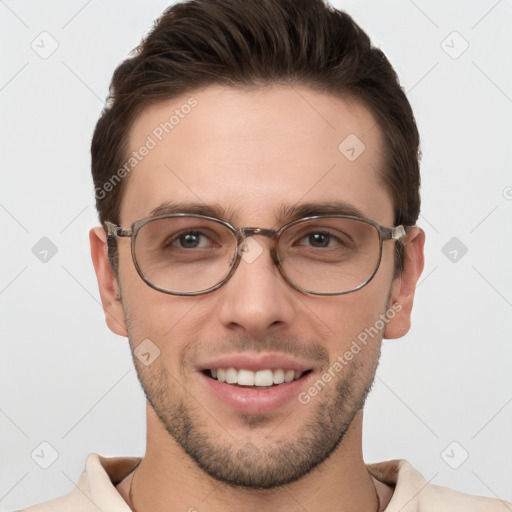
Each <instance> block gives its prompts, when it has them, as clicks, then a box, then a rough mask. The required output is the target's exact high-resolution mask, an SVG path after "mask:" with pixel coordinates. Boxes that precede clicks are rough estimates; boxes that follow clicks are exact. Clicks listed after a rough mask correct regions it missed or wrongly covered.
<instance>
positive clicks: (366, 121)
mask: <svg viewBox="0 0 512 512" xmlns="http://www.w3.org/2000/svg"><path fill="white" fill-rule="evenodd" d="M418 146H419V137H418V132H417V129H416V125H415V121H414V117H413V114H412V111H411V109H410V105H409V103H408V101H407V99H406V97H405V95H404V93H403V91H402V90H401V88H400V86H399V83H398V80H397V77H396V75H395V73H394V71H393V69H392V68H391V66H390V64H389V62H388V61H387V59H386V58H385V56H384V55H383V54H382V52H380V51H379V50H377V49H375V48H373V47H372V46H371V44H370V41H369V40H368V38H367V36H366V35H365V34H364V33H363V32H362V31H361V29H360V28H359V27H358V26H357V25H356V24H355V23H354V22H353V21H352V20H351V19H350V18H349V17H348V16H347V15H346V14H344V13H341V12H339V11H336V10H334V9H332V8H330V7H328V6H326V5H325V4H323V3H322V2H321V1H320V0H307V1H306V0H301V1H297V0H263V1H262V0H260V1H258V2H256V1H247V0H222V1H218V0H217V1H213V0H193V1H190V2H187V3H181V4H177V5H175V6H174V7H172V8H170V9H168V10H167V11H166V12H165V13H164V15H163V16H162V18H161V19H160V20H159V21H158V23H157V24H156V26H155V27H154V29H153V31H152V32H151V33H150V34H149V36H148V37H147V38H146V40H145V41H144V42H143V44H142V45H141V46H140V48H139V49H138V51H137V53H136V55H135V56H133V57H132V58H130V59H128V60H126V61H125V62H123V63H122V64H121V66H120V67H119V68H118V69H117V70H116V72H115V73H114V77H113V81H112V88H111V98H110V102H109V104H108V106H107V108H106V109H105V111H104V112H103V114H102V116H101V118H100V120H99V122H98V124H97V126H96V130H95V133H94V137H93V141H92V172H93V178H94V183H95V188H96V198H97V207H98V211H99V217H100V221H101V223H102V227H97V228H94V229H92V230H91V232H90V242H91V253H92V259H93V262H94V267H95V270H96V274H97V278H98V284H99V289H100V294H101V299H102V303H103V307H104V310H105V316H106V321H107V324H108V326H109V328H110V329H111V330H112V331H113V332H115V333H117V334H119V335H121V336H126V337H128V339H129V342H130V346H131V349H132V352H133V355H134V363H135V366H136V369H137V372H138V376H139V379H140V382H141V385H142V387H143V389H144V392H145V394H146V397H147V449H146V453H145V455H144V457H143V458H142V459H139V458H113V459H107V458H104V457H101V456H98V455H97V454H91V455H90V456H89V457H88V459H87V462H86V468H85V471H84V473H83V475H82V477H81V479H80V481H79V483H78V487H77V488H76V489H75V490H74V491H72V492H71V493H70V494H68V495H66V496H64V497H62V498H58V499H56V500H53V501H50V502H47V503H46V504H41V505H39V506H34V507H30V508H29V509H27V510H29V511H31V512H32V511H33V512H37V511H50V510H51V511H60V510H62V511H64V510H66V511H67V510H80V511H88V510H98V509H99V510H102V511H121V510H134V511H137V512H145V511H158V510H172V511H174V510H183V511H186V510H188V511H194V510H197V511H199V512H203V511H204V512H208V511H226V510H246V511H253V510H273V511H295V510H297V511H298V510H308V511H310V512H313V511H317V510H329V511H331V510H332V511H340V512H348V511H350V512H358V511H361V512H362V511H366V512H370V511H371V512H373V511H382V510H386V511H389V512H398V511H399V510H401V511H413V510H421V511H436V512H442V511H454V510H464V511H484V510H485V511H493V510H496V511H501V510H505V507H508V506H509V505H507V504H505V503H504V502H502V501H500V500H493V499H489V498H483V497H474V496H469V495H464V494H461V493H458V492H455V491H450V490H448V489H445V488H441V487H438V486H434V485H429V484H427V482H426V480H425V479H424V478H423V477H422V476H421V475H420V473H419V472H417V471H416V470H415V469H414V468H413V467H412V466H411V465H410V464H409V463H408V462H407V461H405V460H394V461H387V462H381V463H377V464H371V465H366V464H365V463H364V460H363V457H362V417H363V406H364V403H365V400H366V397H367V395H368V393H369V391H370V389H371V386H372V383H373V380H374V376H375V372H376V369H377V366H378V361H379V355H380V348H381V343H382V339H383V338H398V337H401V336H403V335H404V334H405V333H406V332H407V331H408V330H409V327H410V315H411V309H412V305H413V298H414V291H415V285H416V283H417V281H418V278H419V276H420V274H421V272H422V269H423V244H424V240H425V235H424V233H423V231H422V230H421V229H420V228H419V227H416V226H415V222H416V220H417V218H418V215H419V208H420V200H419V181H420V180H419V164H418V155H419V151H418Z"/></svg>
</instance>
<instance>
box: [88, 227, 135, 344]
mask: <svg viewBox="0 0 512 512" xmlns="http://www.w3.org/2000/svg"><path fill="white" fill-rule="evenodd" d="M89 241H90V243H91V257H92V262H93V264H94V270H95V271H96V278H97V280H98V287H99V290H100V296H101V303H102V305H103V311H105V320H106V322H107V325H108V327H109V329H110V330H111V331H112V332H113V333H115V334H119V336H126V337H127V336H128V330H127V329H126V322H125V317H124V311H123V305H122V302H121V299H120V295H121V292H120V288H119V284H118V282H117V279H116V276H115V274H114V272H113V270H112V267H111V266H110V263H109V262H108V253H107V234H106V233H105V230H104V229H103V228H102V227H95V228H92V229H91V231H90V232H89Z"/></svg>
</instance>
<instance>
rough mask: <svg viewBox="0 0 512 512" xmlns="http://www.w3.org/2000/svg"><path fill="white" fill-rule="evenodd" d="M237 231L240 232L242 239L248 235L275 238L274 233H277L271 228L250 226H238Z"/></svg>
mask: <svg viewBox="0 0 512 512" xmlns="http://www.w3.org/2000/svg"><path fill="white" fill-rule="evenodd" d="M238 232H239V233H240V236H241V238H242V240H243V239H245V238H248V237H250V236H265V237H267V238H270V239H272V240H273V239H275V238H276V233H277V231H275V230H273V229H265V228H251V227H248V228H240V229H239V230H238Z"/></svg>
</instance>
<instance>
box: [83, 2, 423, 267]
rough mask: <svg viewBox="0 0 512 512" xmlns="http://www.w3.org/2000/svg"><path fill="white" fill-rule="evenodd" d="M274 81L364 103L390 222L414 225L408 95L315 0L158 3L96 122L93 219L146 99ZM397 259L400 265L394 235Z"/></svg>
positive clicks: (102, 207) (118, 189)
mask: <svg viewBox="0 0 512 512" xmlns="http://www.w3.org/2000/svg"><path fill="white" fill-rule="evenodd" d="M277 83H280V84H289V85H303V86H307V87H309V88H311V89H314V90H317V91H322V92H326V93H329V94H332V95H335V96H338V97H343V96H345V97H353V98H356V99H358V100H359V101H361V102H362V104H363V105H365V106H366V107H367V108H369V110H370V111H371V112H372V113H373V115H374V116H375V118H376V120H377V122H378V125H379V127H380V129H381V130H382V135H383V138H384V146H385V147H384V152H385V163H386V165H385V170H384V174H385V175H384V176H383V177H382V178H383V182H384V184H385V186H386V187H387V189H388V191H389V193H390V195H391V198H392V201H393V207H394V222H395V225H398V224H404V225H414V224H415V222H416V220H417V218H418V215H419V211H420V195H419V186H420V174H419V157H420V152H419V135H418V130H417V127H416V123H415V120H414V115H413V112H412V109H411V106H410V104H409V101H408V100H407V97H406V95H405V93H404V91H403V90H402V88H401V87H400V84H399V81H398V77H397V75H396V73H395V71H394V70H393V68H392V66H391V64H390V63H389V61H388V59H387V58H386V56H385V55H384V53H383V52H382V51H381V50H379V49H378V48H375V47H374V46H372V44H371V41H370V39H369V38H368V36H367V35H366V34H365V33H364V32H363V31H362V30H361V28H360V27H359V26H358V25H357V24H356V23H355V22H354V21H353V20H352V18H351V17H350V16H348V15H347V14H346V13H344V12H341V11H339V10H336V9H334V8H333V7H332V6H330V5H328V4H327V3H326V2H324V1H322V0H188V1H185V2H180V3H177V4H175V5H173V6H171V7H169V8H168V9H166V10H165V11H164V13H163V15H162V16H161V17H160V18H159V19H158V20H157V21H156V22H155V25H154V27H153V29H152V31H151V32H150V33H149V34H148V36H147V37H146V38H145V40H143V41H142V43H141V44H140V45H139V46H138V47H137V48H136V49H135V50H134V52H133V56H132V57H130V58H128V59H126V60H125V61H123V62H122V63H121V64H120V65H119V67H118V68H117V69H116V70H115V72H114V75H113V78H112V82H111V85H110V94H109V97H108V100H107V106H106V107H105V109H104V110H103V112H102V114H101V117H100V119H99V120H98V123H97V124H96V128H95V131H94V135H93V139H92V144H91V157H92V175H93V180H94V186H95V190H96V207H97V209H98V213H99V219H100V222H102V223H103V222H104V221H106V220H108V221H110V222H113V223H115V224H119V212H120V203H121V199H122V196H123V190H124V187H125V186H126V180H127V178H128V177H127V176H126V177H124V178H123V179H119V183H113V182H112V178H113V177H119V170H120V169H121V167H122V166H123V164H124V163H125V162H126V160H127V154H128V151H127V141H128V133H129V131H130V129H131V127H132V125H133V122H134V121H135V119H136V117H137V115H138V114H139V113H140V112H141V111H142V110H143V109H144V108H145V107H147V106H149V105H151V104H154V103H157V102H160V101H163V100H168V99H172V98H174V97H177V96H179V95H182V94H184V93H187V92H191V91H193V90H194V89H197V88H200V87H206V86H208V85H214V84H215V85H225V86H231V87H236V88H254V87H260V86H264V85H270V84H277ZM116 173H118V174H116ZM106 183H110V184H111V186H109V187H108V193H106V190H107V187H105V184H106ZM98 192H101V193H98ZM111 249H112V250H113V251H115V247H111ZM116 260H117V258H115V257H114V258H113V259H112V260H111V263H112V264H113V267H114V270H115V271H117V261H116ZM395 267H396V272H397V273H400V272H401V271H402V269H403V246H402V244H400V243H397V244H396V253H395Z"/></svg>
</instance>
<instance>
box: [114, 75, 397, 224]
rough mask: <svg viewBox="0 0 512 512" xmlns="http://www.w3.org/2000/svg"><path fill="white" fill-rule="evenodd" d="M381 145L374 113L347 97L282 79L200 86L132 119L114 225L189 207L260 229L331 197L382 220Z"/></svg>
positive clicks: (388, 207) (386, 211) (387, 208)
mask: <svg viewBox="0 0 512 512" xmlns="http://www.w3.org/2000/svg"><path fill="white" fill-rule="evenodd" d="M382 144H383V142H382V136H381V133H380V129H379V128H378V126H377V124H376V122H375V119H374V117H373V116H372V115H371V113H370V112H369V111H368V109H366V108H365V107H364V106H363V105H362V104H361V103H359V102H357V101H354V100H349V99H340V98H337V97H334V96H332V95H328V94H325V93H320V92H316V91H313V90H311V89H308V88H305V87H290V86H285V85H279V86H278V85H274V86H271V87H265V88H258V89H253V90H239V89H233V88H228V87H221V86H211V87H208V88H206V89H203V90H197V91H194V92H191V93H190V94H185V95H183V96H181V97H179V98H175V99H172V100H168V101H164V102H161V103H158V104H155V105H152V106H150V107H148V108H146V109H145V110H144V111H143V112H142V113H141V115H140V116H139V117H138V118H137V120H136V121H135V122H134V124H133V126H132V128H131V130H130V133H129V138H128V148H129V154H128V155H127V161H128V162H129V163H130V164H131V170H130V172H129V173H127V178H125V179H128V182H127V184H126V187H125V191H124V195H123V199H122V203H121V223H122V225H129V224H131V223H133V222H135V221H136V220H138V219H141V218H144V217H148V216H150V215H153V214H155V212H156V213H162V212H164V211H165V210H164V207H165V206H167V207H169V209H170V210H172V209H173V208H174V211H175V210H176V208H177V209H179V208H181V207H183V208H185V209H188V206H189V205H191V204H194V205H195V206H193V208H196V211H197V209H198V208H199V210H200V208H201V207H202V208H203V209H205V213H207V210H208V208H213V209H212V212H215V213H216V215H215V216H219V217H221V218H223V219H224V220H228V221H230V222H232V223H233V224H235V225H237V224H243V225H251V224H252V225H260V226H261V227H264V226H266V225H268V224H269V223H270V224H272V225H274V223H275V222H281V221H283V222H284V221H286V220H287V219H286V216H287V215H289V214H291V212H292V213H293V211H294V207H296V206H297V205H301V204H306V203H307V204H309V205H313V209H314V205H315V204H319V203H322V204H323V203H330V204H331V207H332V205H333V204H334V205H336V206H339V205H343V204H344V205H346V206H347V208H348V210H350V208H352V209H353V210H354V212H355V211H357V212H360V213H361V214H362V215H364V216H366V217H369V218H372V219H374V220H377V221H379V222H381V223H385V224H389V223H390V222H391V221H392V217H393V214H392V204H391V200H390V197H389V195H388V193H387V191H386V190H385V188H384V187H383V182H382V179H381V177H380V176H381V175H382V173H383V164H384V161H383V154H382V153H383V147H382ZM173 205H174V206H173ZM176 205H178V206H176ZM170 210H169V211H170ZM295 210H296V208H295ZM310 210H311V208H310ZM311 213H312V214H315V212H314V211H312V212H311ZM340 213H344V212H340ZM347 213H350V212H349V211H348V212H347Z"/></svg>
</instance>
